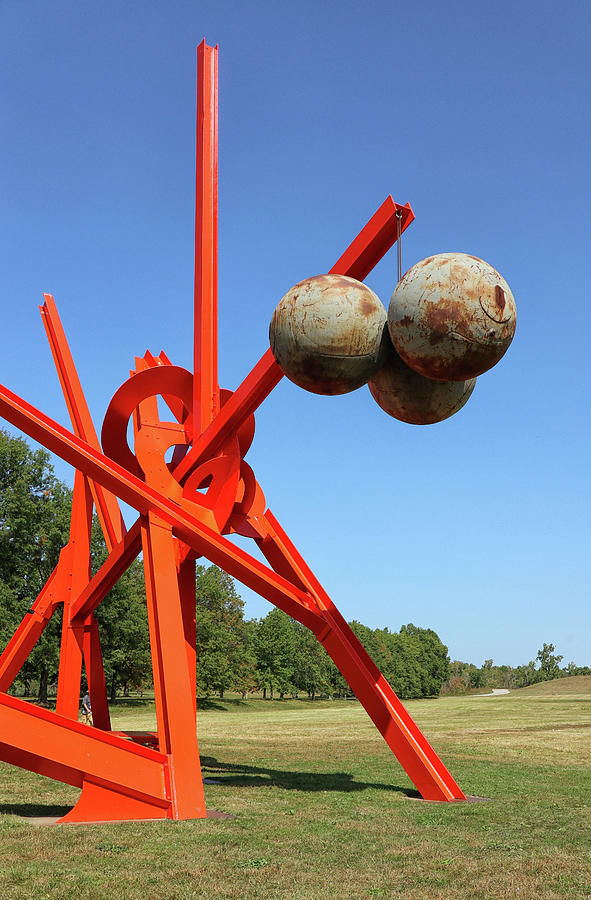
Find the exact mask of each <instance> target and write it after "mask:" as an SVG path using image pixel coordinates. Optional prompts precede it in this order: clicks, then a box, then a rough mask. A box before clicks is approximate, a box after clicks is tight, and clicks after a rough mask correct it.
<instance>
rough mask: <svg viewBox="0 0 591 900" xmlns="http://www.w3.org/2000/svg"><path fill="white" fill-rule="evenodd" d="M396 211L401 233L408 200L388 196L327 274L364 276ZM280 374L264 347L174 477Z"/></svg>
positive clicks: (217, 442) (409, 215)
mask: <svg viewBox="0 0 591 900" xmlns="http://www.w3.org/2000/svg"><path fill="white" fill-rule="evenodd" d="M397 213H400V214H401V216H402V218H401V224H400V233H401V234H402V232H403V231H404V230H405V229H406V228H408V226H409V225H410V223H411V222H412V221H413V219H414V213H413V211H412V209H411V208H410V206H409V204H408V203H407V204H406V205H405V206H400V204H398V203H395V202H394V200H393V199H392V197H391V196H389V197H387V198H386V199H385V200H384V202H383V203H382V205H381V206H380V208H379V209H378V210H377V211H376V212H375V213H374V215H373V216H372V217H371V219H370V220H369V222H368V223H367V224H366V225H365V226H364V227H363V228H362V230H361V231H360V232H359V234H358V235H357V237H356V238H355V239H354V240H353V241H352V242H351V243H350V244H349V246H348V247H347V249H346V250H345V252H344V253H343V254H342V256H340V257H339V259H338V260H337V262H336V263H335V264H334V266H333V267H332V269H331V270H330V273H331V274H333V275H348V276H349V277H351V278H357V279H358V280H360V279H362V278H365V277H366V276H367V275H368V274H369V272H371V270H372V269H373V268H374V266H375V265H377V263H378V262H379V261H380V259H381V258H382V256H384V254H385V253H387V252H388V250H389V249H390V248H391V247H392V246H393V244H394V243H395V242H396V240H397V237H398V219H397ZM282 377H283V372H282V370H281V368H280V366H279V364H278V363H277V362H276V361H275V357H274V356H273V353H272V351H271V349H269V350H267V352H266V353H265V354H264V355H263V356H262V357H261V359H260V360H259V361H258V363H257V364H256V365H255V367H254V368H253V369H252V371H251V372H250V373H249V374H248V375H247V376H246V378H245V379H244V381H243V382H242V384H241V385H240V386H239V387H238V388H237V389H236V390H235V391H234V393H233V394H232V396H231V397H230V398H229V399H228V401H227V402H226V403H225V404H224V405H223V407H222V408H221V410H220V412H219V413H218V414H217V416H216V417H215V419H214V420H213V421H212V422H211V424H209V425H208V427H207V428H206V430H205V432H204V433H203V434H201V435H199V436H198V437H196V439H195V440H194V442H193V446H192V447H191V449H190V450H189V452H188V453H187V454H186V456H185V457H184V458H183V459H182V460H181V462H180V463H179V464H178V466H177V467H176V469H175V472H174V475H175V478H176V479H177V480H178V481H180V482H181V483H182V482H183V481H184V480H185V479H186V478H187V475H188V474H189V472H190V470H191V469H192V468H194V467H195V466H196V465H199V463H201V462H203V460H204V459H205V458H206V457H208V456H213V454H214V453H215V452H216V451H217V450H218V449H219V447H220V446H221V445H222V444H223V442H224V441H225V440H226V438H227V437H228V436H229V434H231V433H233V432H234V431H235V430H236V429H237V428H238V427H239V426H240V425H241V424H242V422H244V420H245V419H247V418H248V416H249V415H251V414H252V413H253V412H254V411H255V410H256V409H257V408H258V407H259V406H260V405H261V403H262V402H263V400H264V399H265V398H266V397H267V396H268V395H269V394H270V393H271V391H272V390H273V388H274V387H276V386H277V384H279V382H280V381H281V379H282ZM196 433H197V434H198V432H196Z"/></svg>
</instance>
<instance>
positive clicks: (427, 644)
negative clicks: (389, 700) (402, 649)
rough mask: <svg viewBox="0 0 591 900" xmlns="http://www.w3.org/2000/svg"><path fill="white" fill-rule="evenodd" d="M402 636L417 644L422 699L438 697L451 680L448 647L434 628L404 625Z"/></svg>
mask: <svg viewBox="0 0 591 900" xmlns="http://www.w3.org/2000/svg"><path fill="white" fill-rule="evenodd" d="M400 635H401V636H402V635H406V637H407V638H409V639H410V640H412V641H414V642H415V647H416V650H417V654H418V664H419V676H420V679H421V695H420V696H422V697H436V696H437V695H438V694H439V693H440V691H441V688H442V687H443V684H444V683H445V682H446V681H447V679H448V678H449V656H448V655H447V647H446V646H445V644H443V643H442V642H441V640H440V639H439V636H438V635H437V634H436V633H435V632H434V631H433V629H432V628H419V627H418V626H416V625H412V624H409V625H403V626H402V628H401V629H400Z"/></svg>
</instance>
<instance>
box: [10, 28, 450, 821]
mask: <svg viewBox="0 0 591 900" xmlns="http://www.w3.org/2000/svg"><path fill="white" fill-rule="evenodd" d="M197 60H198V79H197V174H196V211H195V235H196V240H195V330H194V339H195V349H194V371H193V373H191V372H189V371H187V370H186V369H183V368H180V367H179V366H175V365H173V364H172V363H171V362H170V360H169V359H168V357H167V356H166V354H165V353H164V352H162V353H160V355H159V356H153V355H152V354H151V353H149V352H147V353H146V354H145V355H144V356H143V357H141V358H136V360H135V371H133V372H132V373H131V377H130V378H129V379H128V380H127V381H126V382H125V383H124V384H123V385H122V386H121V387H120V388H119V389H118V390H117V391H116V393H115V395H114V397H113V399H112V400H111V403H110V405H109V407H108V410H107V413H106V416H105V420H104V424H103V429H102V450H101V447H100V445H99V440H98V437H97V434H96V431H95V429H94V426H93V423H92V420H91V418H90V414H89V411H88V407H87V405H86V402H85V399H84V394H83V392H82V388H81V386H80V381H79V380H78V375H77V373H76V368H75V366H74V362H73V360H72V356H71V354H70V350H69V347H68V343H67V341H66V337H65V334H64V331H63V328H62V324H61V322H60V318H59V316H58V313H57V309H56V306H55V303H54V300H53V297H52V296H51V295H49V294H45V295H44V298H45V302H44V304H43V306H42V307H41V315H42V318H43V324H44V326H45V329H46V332H47V337H48V339H49V343H50V346H51V351H52V354H53V358H54V362H55V365H56V368H57V371H58V375H59V379H60V382H61V386H62V390H63V393H64V396H65V399H66V404H67V407H68V412H69V415H70V419H71V423H72V431H68V430H67V429H66V428H63V427H62V426H61V425H59V424H58V423H57V422H54V421H53V420H51V419H50V418H49V417H48V416H46V415H44V414H43V413H42V412H40V411H39V410H37V409H35V408H34V407H32V406H30V405H29V404H28V403H26V402H25V401H24V400H22V399H21V398H20V397H18V396H16V395H15V394H13V393H12V392H11V391H9V390H8V389H7V388H5V387H2V386H0V414H1V415H2V416H3V417H4V418H5V419H6V420H7V421H9V422H10V423H11V424H12V425H13V426H15V427H16V428H18V429H20V430H21V431H23V432H24V433H26V434H27V435H29V436H30V437H31V438H33V439H34V440H35V441H38V442H39V443H41V444H43V445H44V446H45V447H46V448H47V449H48V450H50V451H51V452H53V453H56V454H58V455H59V456H60V457H61V458H62V459H64V460H66V461H67V462H68V463H70V464H71V465H72V466H74V467H75V469H76V477H75V482H74V492H73V503H72V520H71V527H70V540H69V542H68V544H67V545H66V546H65V547H64V549H63V550H62V551H61V555H60V558H59V562H58V564H57V566H56V568H55V570H54V572H53V574H52V575H51V577H50V579H49V581H48V582H47V584H46V585H45V587H44V588H43V590H42V591H41V593H40V595H39V597H38V598H37V600H36V601H35V603H34V604H33V606H32V608H31V609H30V610H29V611H28V613H27V614H26V615H25V617H24V618H23V621H22V622H21V624H20V625H19V627H18V628H17V630H16V632H15V634H14V635H13V637H12V639H11V640H10V642H9V643H8V645H7V647H6V648H5V650H4V652H3V653H2V656H1V657H0V692H1V693H0V759H2V760H4V761H5V762H9V763H12V764H14V765H16V766H20V767H22V768H25V769H29V770H31V771H33V772H38V773H40V774H41V775H47V776H49V777H50V778H55V779H56V780H58V781H63V782H65V783H67V784H71V785H75V786H77V787H80V788H81V789H82V793H81V795H80V798H79V800H78V802H77V803H76V805H75V806H74V808H73V809H72V810H71V811H70V812H69V813H68V814H67V815H65V816H64V817H63V818H62V819H60V821H61V822H97V821H114V820H126V819H146V818H157V819H165V818H168V819H191V818H201V817H204V816H206V808H205V798H204V793H203V782H202V777H201V769H200V763H199V750H198V745H197V732H196V683H195V682H196V652H195V645H196V640H195V559H196V558H197V557H198V556H203V557H205V558H206V559H208V560H210V561H211V562H212V563H215V564H216V565H217V566H219V567H220V568H222V569H224V570H225V571H226V572H228V573H229V574H230V575H231V576H233V577H234V578H237V579H238V580H239V581H241V582H242V583H243V584H245V585H247V586H248V587H249V588H251V589H252V590H254V591H257V592H258V593H259V594H260V595H261V596H263V597H265V598H266V599H267V600H269V601H270V602H271V603H274V604H275V605H276V606H278V607H279V608H280V609H282V610H284V612H286V613H288V614H289V615H290V616H292V617H293V618H294V619H296V620H297V621H298V622H301V623H302V624H303V625H305V626H306V627H307V628H309V629H310V630H311V631H312V632H313V633H314V635H315V636H316V637H317V638H318V640H319V641H320V642H321V643H322V645H323V646H324V647H325V648H326V650H327V651H328V653H329V654H330V656H331V657H332V659H333V660H334V662H335V663H336V665H337V666H338V668H339V669H340V671H341V672H342V674H343V675H344V677H345V678H346V680H347V681H348V683H349V685H350V686H351V689H352V690H353V691H354V692H355V694H356V695H357V697H358V698H359V700H360V701H361V703H362V704H363V706H364V707H365V709H366V710H367V712H368V714H369V716H370V717H371V719H372V720H373V722H374V723H375V725H376V727H377V728H378V729H379V731H380V732H381V734H382V735H383V737H384V739H385V740H386V742H387V744H388V746H389V747H390V748H391V749H392V751H393V752H394V754H395V755H396V757H397V758H398V760H399V761H400V763H401V764H402V766H403V767H404V769H405V770H406V772H407V773H408V775H409V777H410V778H411V779H412V781H413V782H414V784H415V785H416V787H417V788H418V790H419V791H420V793H421V795H422V796H423V797H424V798H425V799H428V800H442V801H450V800H464V799H466V798H465V795H464V794H463V792H462V791H461V789H460V788H459V787H458V785H457V784H456V782H455V781H454V779H453V778H452V776H451V775H450V773H449V772H448V771H447V769H446V768H445V766H444V765H443V763H442V762H441V760H440V759H439V757H438V756H437V754H436V753H435V751H434V750H433V748H432V747H431V746H430V744H429V742H428V741H427V740H426V738H425V737H424V735H423V734H422V733H421V732H420V730H419V729H418V728H417V726H416V725H415V723H414V722H413V720H412V719H411V717H410V716H409V714H408V713H407V712H406V710H405V709H404V707H403V706H402V704H401V703H400V701H399V699H398V697H397V696H396V694H395V693H394V691H393V690H392V688H391V687H390V685H389V684H388V682H387V681H386V680H385V678H384V677H383V675H382V674H381V672H380V671H379V670H378V668H377V667H376V665H375V664H374V663H373V661H372V660H371V658H370V657H369V656H368V654H367V653H366V651H365V650H364V648H363V647H362V645H361V644H360V642H359V641H358V639H357V638H356V637H355V635H354V634H353V632H352V631H351V629H350V628H349V626H348V625H347V623H346V622H345V620H344V619H343V617H342V616H341V615H340V613H339V612H338V610H337V609H336V607H335V606H334V604H333V603H332V601H331V600H330V598H329V597H328V596H327V594H326V593H325V591H324V590H323V588H322V587H321V585H320V584H319V582H318V581H317V579H316V577H315V576H314V574H313V573H312V572H311V571H310V569H309V568H308V566H307V565H306V563H305V562H304V560H303V559H302V557H301V556H300V554H299V553H298V551H297V549H296V548H295V547H294V545H293V544H292V543H291V541H290V540H289V538H288V536H287V535H286V533H285V532H284V531H283V529H282V527H281V525H280V524H279V522H278V521H277V519H276V518H275V516H274V515H273V514H272V512H271V511H270V510H269V509H268V508H266V504H265V498H264V495H263V492H262V490H261V488H260V486H259V484H258V482H257V480H256V478H255V475H254V473H253V471H252V469H251V468H250V466H249V465H248V463H246V462H245V460H244V457H245V455H246V453H247V451H248V448H249V446H250V444H251V442H252V440H253V436H254V416H253V413H254V412H255V410H256V409H257V407H258V406H259V404H261V403H262V401H263V400H264V399H265V397H266V396H267V395H268V394H269V393H270V392H271V391H272V390H273V388H274V387H275V386H276V385H277V384H278V382H279V381H280V379H281V378H282V375H283V373H282V371H281V369H280V367H279V365H278V364H277V362H276V361H275V359H274V356H273V354H272V352H271V350H267V352H266V353H265V354H264V355H263V356H262V358H261V359H260V360H259V362H258V363H257V364H256V365H255V366H254V368H253V369H252V371H251V372H250V373H249V374H248V375H247V376H246V378H245V379H244V381H243V382H242V384H241V385H240V386H239V387H238V388H237V389H236V390H235V391H234V392H232V391H229V390H223V389H220V387H219V386H218V375H217V216H218V213H217V205H218V204H217V201H218V125H217V119H218V116H217V112H218V110H217V106H218V49H217V47H209V46H208V45H207V44H206V43H205V41H204V42H202V43H201V44H200V46H199V48H198V51H197ZM413 218H414V214H413V212H412V210H411V208H410V206H409V205H408V204H406V205H405V206H401V205H399V204H397V203H395V202H394V201H393V200H392V198H391V197H388V198H387V199H386V200H385V201H384V203H383V204H382V205H381V206H380V208H379V209H378V210H377V212H376V213H375V214H374V215H373V216H372V218H371V219H370V220H369V222H368V223H367V224H366V225H365V227H364V228H363V229H362V230H361V232H360V233H359V234H358V235H357V237H356V238H355V239H354V240H353V241H352V243H351V244H350V245H349V247H348V248H347V249H346V250H345V252H344V253H343V255H342V256H341V257H340V258H339V259H338V260H337V262H336V263H335V264H334V266H333V267H332V269H331V270H330V272H331V273H334V274H344V275H349V276H352V277H354V278H356V279H359V280H361V279H363V278H365V276H366V275H367V274H368V273H369V272H370V271H371V270H372V269H373V267H374V266H375V265H376V263H377V262H378V261H379V260H380V259H381V258H382V256H383V255H384V254H385V253H386V252H387V251H388V250H389V249H390V247H392V246H393V244H394V243H395V241H396V240H397V238H398V237H399V235H400V234H401V233H402V232H403V231H404V230H405V229H406V228H407V227H408V225H409V224H410V223H411V222H412V220H413ZM158 395H161V396H162V397H163V398H164V400H165V402H166V404H167V406H168V408H169V409H170V412H171V419H172V421H166V422H163V421H161V420H160V418H159V414H158V406H157V396H158ZM130 418H133V432H134V439H135V440H134V451H133V452H132V450H130V448H129V446H128V444H127V437H126V435H127V427H128V422H129V419H130ZM171 447H174V448H175V449H174V453H173V457H172V462H171V463H170V464H167V462H166V460H165V453H166V451H167V450H168V449H169V448H171ZM117 498H119V499H120V500H122V501H124V502H125V503H127V504H129V505H130V506H131V507H133V508H135V509H136V510H137V512H138V513H139V517H138V519H137V521H136V522H135V524H134V525H133V526H132V527H131V528H130V529H129V530H127V529H126V527H125V524H124V522H123V519H122V516H121V512H120V510H119V505H118V499H117ZM93 507H94V508H95V509H96V512H97V514H98V518H99V520H100V525H101V528H102V531H103V534H104V537H105V541H106V544H107V548H108V551H109V556H108V558H107V560H106V562H105V563H104V564H103V565H102V566H101V568H100V569H99V571H98V572H97V573H96V574H95V575H94V576H93V577H91V572H90V529H91V522H92V514H93ZM233 533H236V534H240V535H244V536H246V537H249V538H252V540H253V541H254V542H255V543H256V544H257V546H258V547H259V549H260V550H261V551H262V553H263V555H264V556H265V558H266V559H267V561H268V563H269V565H268V566H267V565H264V564H263V563H261V562H260V561H258V560H257V559H256V558H254V557H253V556H251V555H250V554H248V553H246V552H245V551H243V550H242V549H239V548H238V547H236V546H235V545H234V544H233V543H232V542H231V541H230V540H228V538H227V537H226V535H230V534H233ZM140 552H141V553H142V554H143V562H144V569H145V582H146V598H147V611H148V620H149V629H150V642H151V652H152V662H153V674H154V692H155V699H156V719H157V733H155V734H148V733H133V732H117V731H112V730H111V724H110V719H109V708H108V703H107V692H106V687H105V675H104V671H103V663H102V658H101V646H100V637H99V630H98V626H97V621H96V618H95V615H94V612H95V610H96V608H97V606H98V604H99V603H100V602H101V600H103V598H104V597H105V596H106V594H107V593H108V592H109V590H110V589H111V587H112V586H113V585H114V584H115V582H116V581H117V579H118V578H119V577H120V576H121V575H122V573H123V572H125V570H126V569H127V567H128V566H129V565H130V564H131V562H132V560H134V559H135V558H136V557H137V556H138V554H139V553H140ZM60 605H63V628H62V637H61V655H60V665H59V678H58V693H57V705H56V711H55V712H53V711H50V710H47V709H42V708H39V707H36V706H33V705H31V704H30V703H27V702H25V701H23V700H20V699H18V698H16V697H13V696H10V695H9V694H8V693H6V692H7V691H8V688H9V687H10V685H11V684H12V682H13V681H14V679H15V677H16V676H17V674H18V672H19V670H20V668H21V666H22V665H23V663H24V662H25V660H26V658H27V656H28V654H29V653H30V652H31V649H32V648H33V646H34V645H35V642H36V641H37V639H38V638H39V636H40V635H41V633H42V632H43V629H44V628H45V626H46V625H47V623H48V621H49V619H50V618H51V616H52V615H53V613H54V612H55V611H56V609H57V608H58V607H59V606H60ZM83 664H84V667H85V669H86V675H87V680H88V686H89V692H90V696H91V699H92V709H93V715H94V726H95V727H91V726H89V725H84V724H81V723H79V722H78V721H77V720H78V708H79V696H80V684H81V672H82V665H83Z"/></svg>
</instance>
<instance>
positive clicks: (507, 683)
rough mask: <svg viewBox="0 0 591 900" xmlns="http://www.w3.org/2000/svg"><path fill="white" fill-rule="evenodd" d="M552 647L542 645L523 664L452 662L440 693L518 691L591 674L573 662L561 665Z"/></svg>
mask: <svg viewBox="0 0 591 900" xmlns="http://www.w3.org/2000/svg"><path fill="white" fill-rule="evenodd" d="M555 650H556V647H555V646H554V644H546V643H544V644H543V645H542V647H541V648H540V649H539V650H538V652H537V655H536V658H535V660H534V659H531V660H530V661H529V662H528V663H527V664H526V665H522V666H506V665H495V664H494V662H493V660H492V659H485V660H484V662H483V664H482V665H481V666H475V665H474V664H473V663H467V662H461V661H460V660H457V659H455V660H454V661H453V662H452V663H450V666H449V679H448V680H447V681H446V683H445V684H444V685H443V688H442V693H443V694H455V695H457V694H465V693H467V692H468V691H472V690H476V689H478V688H510V689H511V688H521V687H528V685H530V684H538V683H539V682H540V681H551V680H552V679H554V678H566V677H567V676H570V675H591V667H589V666H577V665H575V663H574V662H569V663H568V665H566V666H562V667H561V665H560V663H561V662H562V660H563V659H564V657H563V656H560V655H558V654H557V653H555Z"/></svg>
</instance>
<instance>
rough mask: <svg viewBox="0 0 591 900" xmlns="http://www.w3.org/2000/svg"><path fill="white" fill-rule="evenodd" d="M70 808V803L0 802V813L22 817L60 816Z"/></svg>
mask: <svg viewBox="0 0 591 900" xmlns="http://www.w3.org/2000/svg"><path fill="white" fill-rule="evenodd" d="M71 809H72V804H71V803H70V804H69V805H68V806H57V805H56V804H55V803H0V815H3V816H21V817H22V818H23V819H38V818H45V817H57V818H61V817H62V816H65V815H66V813H68V812H70V810H71Z"/></svg>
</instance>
